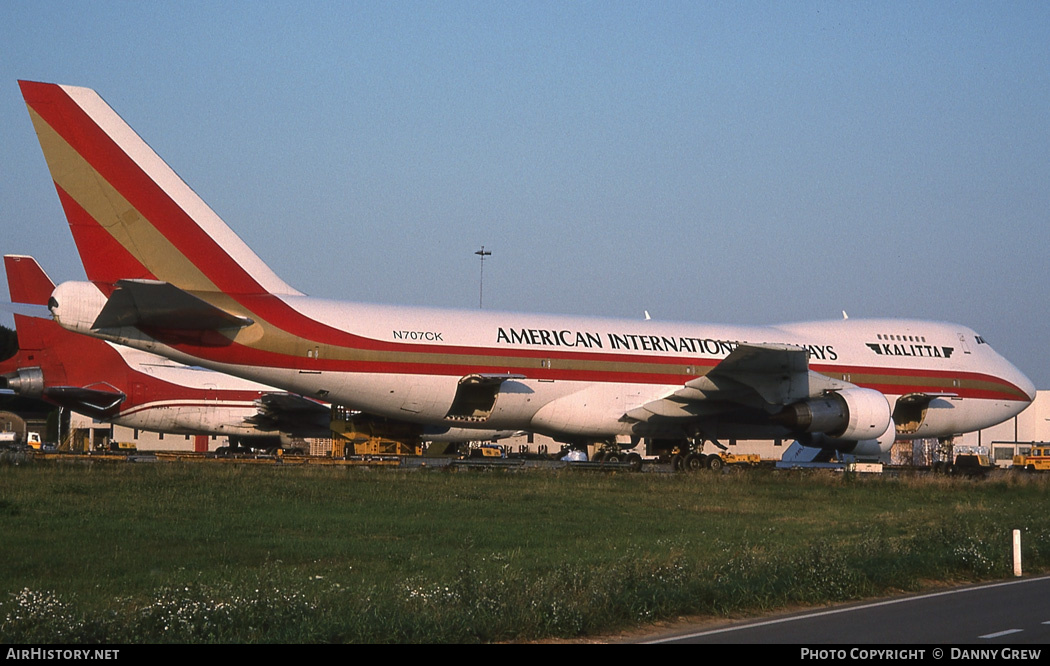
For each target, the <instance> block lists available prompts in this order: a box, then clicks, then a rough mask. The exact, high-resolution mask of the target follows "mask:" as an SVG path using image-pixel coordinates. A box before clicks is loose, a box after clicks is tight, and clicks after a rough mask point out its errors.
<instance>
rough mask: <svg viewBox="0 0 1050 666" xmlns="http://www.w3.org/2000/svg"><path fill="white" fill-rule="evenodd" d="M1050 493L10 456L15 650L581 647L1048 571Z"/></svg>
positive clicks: (886, 483) (8, 573) (5, 596)
mask: <svg viewBox="0 0 1050 666" xmlns="http://www.w3.org/2000/svg"><path fill="white" fill-rule="evenodd" d="M1048 483H1050V481H1048V479H1047V478H1045V477H1039V476H1032V475H1024V474H1007V473H1003V474H1001V475H999V476H993V477H992V478H989V479H985V480H983V481H969V480H965V479H947V478H942V477H905V476H900V477H893V476H884V477H881V478H880V477H873V478H860V477H856V478H855V477H851V476H846V475H842V474H837V475H836V474H831V473H785V472H772V471H747V472H737V473H729V474H721V475H718V474H691V475H681V474H680V475H672V474H649V473H643V474H629V473H628V474H623V473H592V472H571V471H560V472H546V471H529V472H514V473H507V472H476V471H472V472H449V471H432V470H431V471H425V470H424V471H418V470H417V471H399V470H391V469H376V470H364V469H349V468H318V467H292V466H247V465H245V466H239V465H199V464H198V465H192V464H189V465H181V464H114V463H108V464H102V463H90V464H84V463H77V464H68V463H41V462H37V463H23V464H19V465H14V464H0V535H2V539H0V562H2V563H3V569H2V573H0V640H3V641H5V642H36V641H40V642H44V641H46V642H64V643H70V642H80V643H83V642H90V641H110V642H190V641H192V642H208V641H211V642H270V641H272V642H315V641H334V642H485V641H502V640H527V639H535V638H542V637H551V636H561V637H569V636H580V635H586V634H593V633H600V632H607V631H610V630H616V629H621V628H627V627H631V626H636V625H639V624H643V623H647V622H652V621H656V620H661V619H668V618H674V617H677V616H680V615H687V614H688V615H695V614H711V615H727V614H739V613H745V612H758V611H764V610H769V609H774V608H779V607H784V606H788V605H797V604H822V603H827V602H833V601H842V600H848V599H857V598H863V597H869V596H875V595H880V594H885V593H888V592H891V591H897V590H917V589H920V588H921V587H922V586H923V585H925V584H928V583H929V582H931V581H969V580H981V579H989V578H998V577H1007V576H1008V575H1010V571H1011V560H1010V531H1011V530H1012V529H1014V528H1019V529H1021V530H1023V542H1022V543H1023V548H1024V557H1025V564H1026V570H1028V571H1037V570H1044V569H1046V568H1048V564H1050V515H1048V512H1047V511H1046V510H1045V506H1046V499H1045V498H1046V491H1047V486H1048Z"/></svg>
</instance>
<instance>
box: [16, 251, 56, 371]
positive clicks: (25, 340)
mask: <svg viewBox="0 0 1050 666" xmlns="http://www.w3.org/2000/svg"><path fill="white" fill-rule="evenodd" d="M4 269H5V270H6V271H7V288H8V290H9V291H10V293H11V302H12V303H18V304H24V305H34V306H46V305H47V301H48V299H49V298H51V292H52V290H53V289H54V288H55V284H54V283H53V282H52V281H51V278H49V277H48V276H47V273H45V272H44V270H43V269H42V268H40V264H38V263H37V261H36V259H34V258H33V257H27V256H23V255H13V254H8V255H4ZM14 319H15V334H16V335H17V336H18V349H19V354H16V355H15V357H14V358H15V359H16V360H17V362H18V363H23V364H24V363H25V362H26V361H25V359H23V358H22V356H25V355H27V354H29V353H31V352H35V351H40V350H43V349H47V348H48V347H49V346H50V345H52V344H53V343H54V342H55V339H56V336H57V335H61V331H62V329H60V328H58V326H57V325H56V324H55V323H54V322H53V321H51V320H50V319H40V318H38V317H34V316H27V315H25V314H22V313H19V312H17V311H16V312H15V313H14Z"/></svg>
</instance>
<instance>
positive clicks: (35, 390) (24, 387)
mask: <svg viewBox="0 0 1050 666" xmlns="http://www.w3.org/2000/svg"><path fill="white" fill-rule="evenodd" d="M0 388H8V389H11V390H12V391H14V392H15V394H17V395H20V396H22V397H24V398H39V397H41V396H43V395H44V373H43V371H42V370H41V369H40V368H37V367H32V368H19V369H18V370H16V371H15V372H11V373H8V374H6V375H3V376H2V377H0Z"/></svg>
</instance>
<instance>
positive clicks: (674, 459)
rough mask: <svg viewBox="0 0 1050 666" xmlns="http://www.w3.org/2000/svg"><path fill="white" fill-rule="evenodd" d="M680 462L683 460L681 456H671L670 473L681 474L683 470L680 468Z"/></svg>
mask: <svg viewBox="0 0 1050 666" xmlns="http://www.w3.org/2000/svg"><path fill="white" fill-rule="evenodd" d="M682 460H683V458H682V456H681V454H678V453H676V454H674V455H673V456H671V471H672V472H681V471H682V470H683V469H684V467H683V466H682Z"/></svg>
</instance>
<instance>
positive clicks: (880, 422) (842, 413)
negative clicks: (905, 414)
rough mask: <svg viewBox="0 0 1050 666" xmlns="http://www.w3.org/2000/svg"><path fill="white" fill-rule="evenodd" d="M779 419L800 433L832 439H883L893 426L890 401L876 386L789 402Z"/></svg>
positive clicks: (844, 390)
mask: <svg viewBox="0 0 1050 666" xmlns="http://www.w3.org/2000/svg"><path fill="white" fill-rule="evenodd" d="M777 420H779V421H780V422H781V423H784V424H785V425H787V426H788V427H789V428H791V429H793V430H796V431H798V432H808V433H820V434H823V435H825V436H826V437H829V438H832V439H843V440H851V441H855V442H859V441H864V440H880V439H882V438H883V437H884V436H885V435H886V433H887V430H889V429H890V423H891V414H890V403H889V401H888V400H886V396H884V395H883V394H881V393H879V392H878V391H873V390H872V389H864V388H850V389H843V390H841V391H833V392H831V393H828V394H827V395H825V396H823V397H820V398H810V399H809V400H803V401H801V402H796V403H794V404H792V405H788V406H787V407H785V408H784V411H782V412H781V413H780V414H778V415H777ZM891 434H895V433H891ZM831 448H834V447H831Z"/></svg>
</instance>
